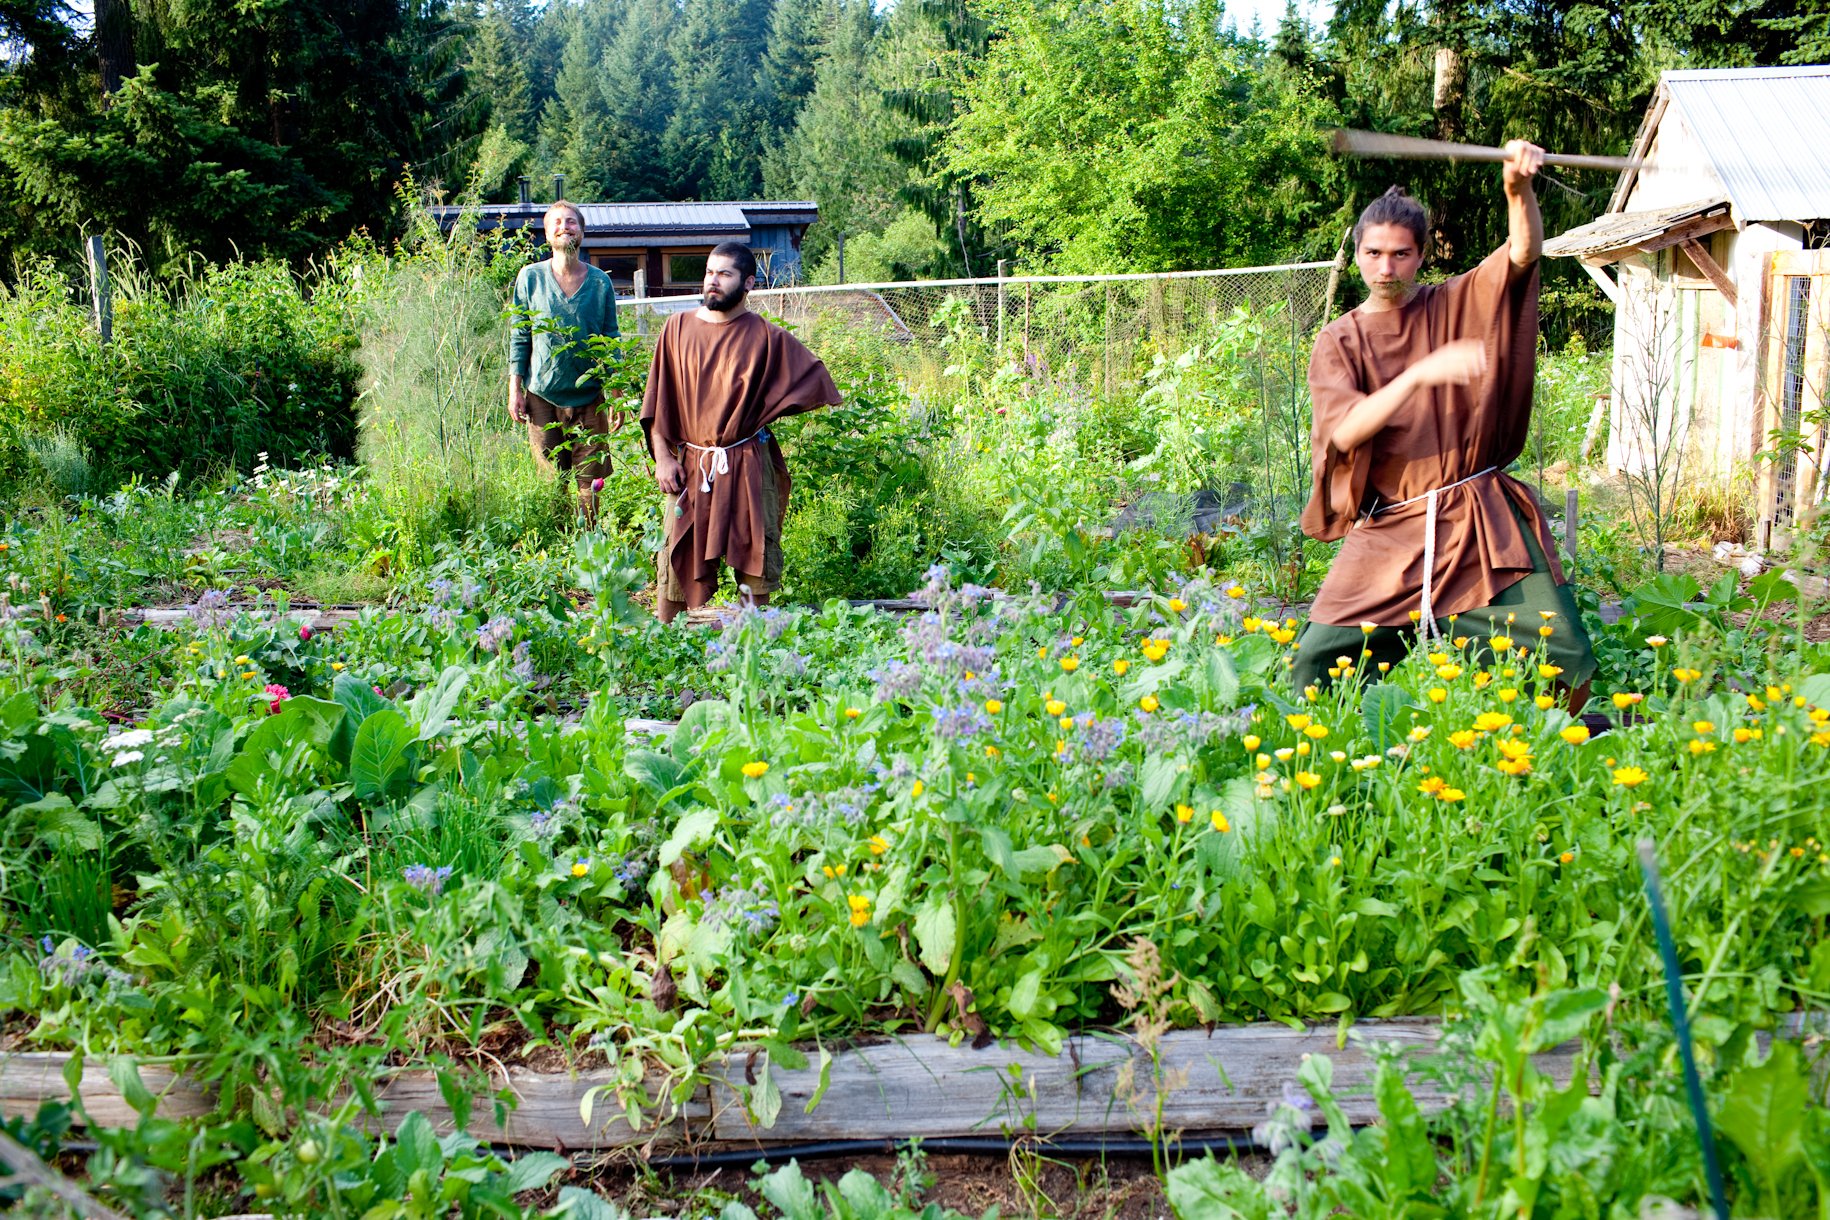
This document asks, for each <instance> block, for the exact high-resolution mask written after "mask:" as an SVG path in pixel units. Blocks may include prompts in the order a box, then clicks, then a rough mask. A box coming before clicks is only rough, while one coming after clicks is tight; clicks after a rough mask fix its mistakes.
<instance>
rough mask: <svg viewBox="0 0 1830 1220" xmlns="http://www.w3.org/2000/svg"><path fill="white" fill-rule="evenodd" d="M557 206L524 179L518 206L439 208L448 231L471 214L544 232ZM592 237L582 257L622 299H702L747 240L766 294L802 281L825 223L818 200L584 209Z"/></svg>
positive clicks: (558, 193) (558, 190) (481, 225)
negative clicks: (717, 271)
mask: <svg viewBox="0 0 1830 1220" xmlns="http://www.w3.org/2000/svg"><path fill="white" fill-rule="evenodd" d="M564 193H565V179H564V178H563V176H557V175H556V176H555V177H554V180H553V196H554V198H556V199H557V198H561V197H563V195H564ZM550 206H552V205H551V204H549V203H536V202H533V201H531V200H530V199H529V198H528V185H527V180H526V179H525V178H523V179H522V180H521V199H520V201H519V202H516V203H490V204H484V205H482V206H481V207H474V208H470V209H463V208H455V207H437V208H433V209H432V214H433V216H434V217H435V218H436V219H437V220H438V223H439V227H440V228H441V229H444V230H446V231H447V232H449V231H450V229H451V226H453V225H455V224H457V223H458V221H459V219H460V218H461V217H462V216H464V215H465V214H466V212H468V214H469V215H471V216H473V217H475V221H476V225H477V227H478V229H481V230H485V231H487V230H499V229H523V228H533V229H535V230H536V231H538V229H539V228H540V224H541V218H542V217H543V216H545V214H546V210H547V208H548V207H550ZM578 210H579V211H580V212H582V213H583V214H584V221H585V238H584V244H583V248H582V249H581V250H580V251H579V253H580V256H581V257H583V258H584V260H585V261H586V262H588V263H591V264H592V265H594V266H597V267H601V268H602V269H603V270H605V271H607V272H608V273H609V274H610V278H611V280H612V281H613V282H614V283H615V284H616V290H617V292H618V294H619V295H622V296H625V297H627V296H686V295H691V294H696V293H697V292H698V291H699V289H700V286H701V283H702V281H703V279H704V276H705V259H706V256H707V255H709V254H710V253H711V252H712V247H714V246H716V245H718V244H719V243H720V242H727V241H740V242H743V243H744V244H745V245H747V246H749V247H750V250H751V252H752V253H754V254H755V255H756V280H757V285H758V286H759V287H782V286H786V285H790V284H795V283H798V282H800V278H801V238H802V236H803V235H804V234H805V233H806V232H807V228H808V226H809V225H811V224H813V223H814V222H815V221H817V220H818V219H819V218H820V208H819V205H818V204H817V203H815V202H813V201H812V200H788V201H785V202H776V201H768V200H754V199H748V200H741V201H733V202H716V203H579V204H578Z"/></svg>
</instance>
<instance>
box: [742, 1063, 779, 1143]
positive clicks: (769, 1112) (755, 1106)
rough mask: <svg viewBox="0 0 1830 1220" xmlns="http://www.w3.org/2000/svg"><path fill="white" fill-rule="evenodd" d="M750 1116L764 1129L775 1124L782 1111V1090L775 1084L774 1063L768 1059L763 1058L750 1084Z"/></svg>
mask: <svg viewBox="0 0 1830 1220" xmlns="http://www.w3.org/2000/svg"><path fill="white" fill-rule="evenodd" d="M749 1104H750V1117H752V1118H754V1119H755V1120H756V1125H757V1126H759V1127H761V1128H762V1129H763V1130H764V1131H767V1130H769V1129H770V1128H771V1127H773V1126H775V1120H776V1118H777V1116H779V1115H780V1114H781V1112H782V1091H781V1089H779V1088H777V1087H776V1084H775V1065H774V1063H773V1062H771V1061H770V1060H769V1059H766V1058H765V1059H764V1060H763V1065H762V1070H761V1071H759V1072H757V1073H756V1083H755V1084H753V1085H751V1086H750V1096H749Z"/></svg>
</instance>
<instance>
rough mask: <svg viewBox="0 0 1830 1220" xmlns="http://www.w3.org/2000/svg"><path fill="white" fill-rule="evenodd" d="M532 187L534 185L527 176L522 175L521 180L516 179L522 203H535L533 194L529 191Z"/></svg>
mask: <svg viewBox="0 0 1830 1220" xmlns="http://www.w3.org/2000/svg"><path fill="white" fill-rule="evenodd" d="M532 185H533V184H532V183H530V182H529V181H528V178H527V175H526V174H522V175H521V176H520V177H519V178H516V179H515V187H516V189H517V190H518V191H519V192H520V195H521V202H522V203H531V202H532V201H533V192H532V191H531V190H529V189H528V188H529V187H531V186H532Z"/></svg>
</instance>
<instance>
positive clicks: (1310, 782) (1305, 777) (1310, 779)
mask: <svg viewBox="0 0 1830 1220" xmlns="http://www.w3.org/2000/svg"><path fill="white" fill-rule="evenodd" d="M1295 778H1296V782H1297V783H1298V784H1299V785H1301V786H1302V787H1303V788H1304V789H1305V790H1307V789H1310V788H1313V787H1315V786H1316V785H1317V784H1319V783H1321V782H1322V777H1321V776H1319V775H1317V774H1316V773H1315V772H1313V771H1298V772H1297V773H1296V777H1295Z"/></svg>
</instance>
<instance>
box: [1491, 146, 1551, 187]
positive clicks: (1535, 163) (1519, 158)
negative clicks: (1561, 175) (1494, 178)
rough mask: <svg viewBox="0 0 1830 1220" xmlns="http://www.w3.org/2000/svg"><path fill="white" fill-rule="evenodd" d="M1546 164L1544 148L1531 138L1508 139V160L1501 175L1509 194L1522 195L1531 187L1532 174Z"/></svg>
mask: <svg viewBox="0 0 1830 1220" xmlns="http://www.w3.org/2000/svg"><path fill="white" fill-rule="evenodd" d="M1543 166H1544V150H1543V149H1542V148H1539V147H1538V146H1537V145H1536V144H1533V143H1532V142H1531V141H1530V140H1508V141H1506V161H1505V164H1504V166H1503V168H1502V170H1501V177H1502V178H1503V180H1504V181H1505V183H1506V193H1507V194H1508V195H1520V194H1523V193H1524V192H1526V191H1528V190H1530V189H1531V179H1532V175H1534V174H1536V173H1537V172H1538V171H1539V170H1540V169H1542V168H1543Z"/></svg>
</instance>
